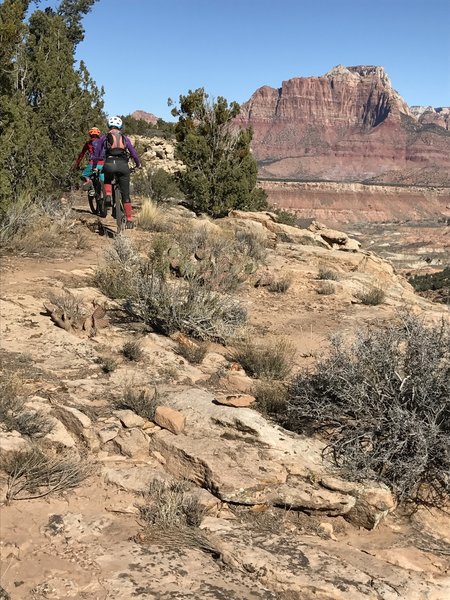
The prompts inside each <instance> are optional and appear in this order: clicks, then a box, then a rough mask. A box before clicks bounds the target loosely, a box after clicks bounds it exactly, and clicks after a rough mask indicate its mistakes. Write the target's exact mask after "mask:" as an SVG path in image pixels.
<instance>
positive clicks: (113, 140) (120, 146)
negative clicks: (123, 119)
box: [106, 130, 128, 159]
mask: <svg viewBox="0 0 450 600" xmlns="http://www.w3.org/2000/svg"><path fill="white" fill-rule="evenodd" d="M106 154H107V156H115V157H118V158H125V159H128V150H127V147H126V141H125V136H124V135H123V133H120V131H117V130H112V131H109V132H108V134H107V135H106Z"/></svg>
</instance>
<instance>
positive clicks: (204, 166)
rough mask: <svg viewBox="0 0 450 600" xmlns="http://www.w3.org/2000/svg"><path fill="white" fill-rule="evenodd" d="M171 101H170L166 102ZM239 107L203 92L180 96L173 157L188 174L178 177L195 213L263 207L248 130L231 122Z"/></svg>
mask: <svg viewBox="0 0 450 600" xmlns="http://www.w3.org/2000/svg"><path fill="white" fill-rule="evenodd" d="M170 103H171V101H169V104H170ZM239 110H240V107H239V104H238V103H237V102H231V104H228V101H227V100H226V99H225V98H223V97H221V96H220V97H219V98H217V99H216V100H211V99H209V97H208V94H206V92H205V90H204V89H203V88H199V89H197V90H195V91H191V90H190V91H189V92H188V94H187V95H186V96H180V99H179V107H175V108H173V110H172V115H173V116H177V117H178V123H177V125H176V127H175V133H176V138H177V142H178V144H177V148H176V156H177V158H179V159H180V160H182V161H183V162H184V164H185V165H186V170H185V171H183V172H181V173H180V174H179V176H178V179H179V185H180V188H181V190H182V191H183V193H184V194H185V196H186V199H187V202H188V203H189V204H190V205H191V207H192V208H193V210H195V211H197V212H206V213H208V214H210V215H212V216H214V217H221V216H224V215H226V214H228V212H229V211H230V210H231V209H234V208H240V209H244V210H259V209H262V208H266V207H267V201H266V194H265V192H264V191H263V190H260V189H258V188H256V178H257V165H256V161H255V159H254V158H253V156H252V154H251V151H250V143H251V140H252V131H251V129H239V128H238V127H237V126H236V125H234V123H233V119H235V117H237V115H238V114H239Z"/></svg>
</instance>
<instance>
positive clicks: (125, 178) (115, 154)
mask: <svg viewBox="0 0 450 600" xmlns="http://www.w3.org/2000/svg"><path fill="white" fill-rule="evenodd" d="M122 126H123V123H122V119H121V118H120V117H110V118H109V119H108V127H109V131H108V133H106V134H105V135H102V136H101V138H100V139H99V141H98V143H97V144H96V145H95V155H94V160H93V168H94V169H95V168H96V166H97V163H98V162H99V161H101V159H102V156H103V154H104V156H105V163H104V165H103V173H104V175H105V195H106V199H105V200H103V202H101V203H100V206H99V214H100V216H105V217H106V214H107V210H108V209H107V206H111V195H112V186H111V182H112V180H113V179H114V177H115V178H116V179H117V181H118V184H119V188H120V192H121V194H122V202H123V208H124V211H125V218H126V227H127V229H132V228H133V227H134V223H133V209H132V206H131V199H130V167H129V166H128V159H129V157H130V156H131V158H132V159H133V161H134V163H135V165H136V167H137V168H139V167H140V166H141V161H140V159H139V155H138V153H137V152H136V149H135V147H134V146H133V144H132V143H131V141H130V139H129V138H128V137H127V136H126V135H123V133H121V131H120V130H121V129H122Z"/></svg>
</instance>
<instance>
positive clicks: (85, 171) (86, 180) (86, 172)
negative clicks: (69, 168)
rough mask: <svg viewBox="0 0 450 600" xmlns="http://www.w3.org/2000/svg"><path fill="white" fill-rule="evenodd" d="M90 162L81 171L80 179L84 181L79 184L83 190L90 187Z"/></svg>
mask: <svg viewBox="0 0 450 600" xmlns="http://www.w3.org/2000/svg"><path fill="white" fill-rule="evenodd" d="M91 177H92V163H88V164H87V165H86V166H85V167H84V169H83V172H82V173H81V179H82V180H83V181H84V183H83V185H82V186H81V187H82V188H83V190H89V189H90V188H91V187H92V180H91Z"/></svg>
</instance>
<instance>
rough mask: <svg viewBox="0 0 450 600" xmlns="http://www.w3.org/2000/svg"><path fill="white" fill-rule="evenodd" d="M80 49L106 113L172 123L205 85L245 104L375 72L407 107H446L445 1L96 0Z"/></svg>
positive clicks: (448, 44)
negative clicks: (314, 82)
mask: <svg viewBox="0 0 450 600" xmlns="http://www.w3.org/2000/svg"><path fill="white" fill-rule="evenodd" d="M84 26H85V30H86V33H85V40H84V41H83V42H82V43H81V44H80V45H79V47H78V49H77V57H78V58H79V59H83V60H84V61H85V62H86V64H87V67H88V69H89V71H90V73H91V75H92V76H93V77H94V79H95V80H96V81H97V83H98V84H99V85H103V86H104V87H105V109H106V111H107V112H108V113H109V114H110V115H111V114H128V113H130V112H133V111H134V110H136V109H143V110H146V111H148V112H152V113H153V114H155V115H157V116H158V117H161V118H163V119H166V120H173V118H172V117H171V115H170V109H169V108H168V106H167V99H168V98H169V97H170V98H173V99H174V100H178V97H179V95H180V94H186V93H187V92H188V91H189V90H190V89H196V88H198V87H204V88H205V90H206V91H207V92H208V93H209V94H210V96H213V97H217V96H224V97H225V98H227V99H228V100H229V101H231V100H236V101H237V102H239V103H242V102H245V101H246V100H248V99H249V98H250V96H251V95H252V93H253V92H254V91H255V90H256V89H258V88H259V87H261V86H263V85H269V86H272V87H275V88H278V87H281V83H282V81H283V80H287V79H290V78H292V77H309V76H319V75H323V74H324V73H326V72H327V71H329V70H330V69H331V68H332V67H334V66H335V65H338V64H343V65H346V66H353V65H380V66H383V67H384V68H385V70H386V72H387V73H388V75H389V77H390V79H391V81H392V85H393V87H394V88H395V89H396V90H397V91H398V92H399V93H400V94H401V96H403V98H404V99H405V100H406V102H407V103H408V104H409V105H425V106H428V105H431V106H434V107H438V106H450V35H449V30H450V0H98V2H97V3H96V4H95V5H94V7H93V9H92V12H91V13H90V14H89V15H87V16H86V17H85V19H84Z"/></svg>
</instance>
